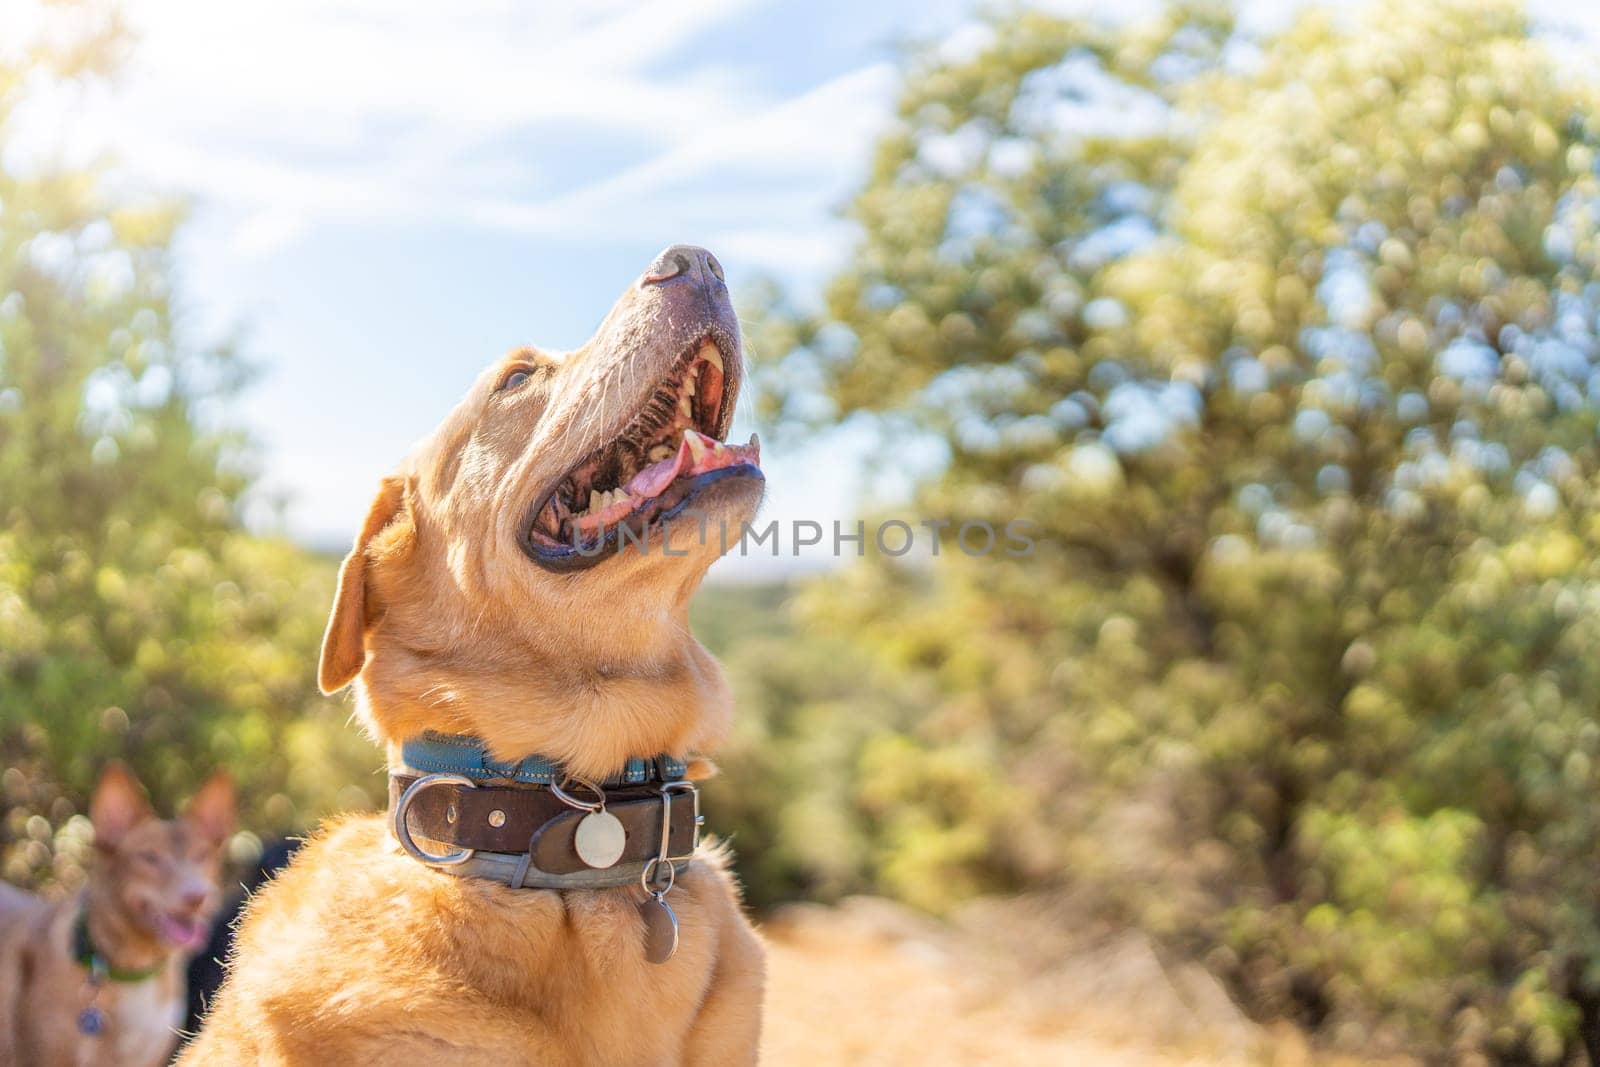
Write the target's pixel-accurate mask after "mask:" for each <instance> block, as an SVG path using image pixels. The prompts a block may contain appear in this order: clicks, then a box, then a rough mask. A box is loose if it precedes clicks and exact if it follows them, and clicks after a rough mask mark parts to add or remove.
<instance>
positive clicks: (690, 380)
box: [683, 374, 700, 396]
mask: <svg viewBox="0 0 1600 1067" xmlns="http://www.w3.org/2000/svg"><path fill="white" fill-rule="evenodd" d="M699 382H700V376H699V375H698V374H691V375H689V376H688V377H687V378H685V379H684V380H683V391H684V392H685V393H687V394H688V395H689V396H694V391H695V390H696V389H697V388H699Z"/></svg>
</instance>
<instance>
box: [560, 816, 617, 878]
mask: <svg viewBox="0 0 1600 1067" xmlns="http://www.w3.org/2000/svg"><path fill="white" fill-rule="evenodd" d="M572 843H573V847H575V848H576V849H577V850H578V858H579V859H580V860H582V861H583V862H585V863H587V864H588V865H589V866H591V867H593V868H594V869H595V870H604V869H605V868H607V867H610V866H612V865H613V864H615V863H616V862H617V861H618V860H620V859H621V858H622V849H623V847H624V846H625V845H627V843H628V832H627V831H626V830H624V829H623V828H622V820H621V819H619V818H617V817H616V816H615V815H613V814H611V813H610V812H609V811H607V810H606V809H604V808H601V809H600V810H599V811H591V812H590V813H589V814H587V815H585V816H584V817H583V819H582V820H580V821H579V823H578V832H577V834H576V835H575V836H574V838H573V842H572Z"/></svg>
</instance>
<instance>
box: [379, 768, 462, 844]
mask: <svg viewBox="0 0 1600 1067" xmlns="http://www.w3.org/2000/svg"><path fill="white" fill-rule="evenodd" d="M435 785H464V786H466V787H467V788H468V789H476V788H478V783H477V782H474V781H473V780H472V779H471V778H468V777H467V776H466V775H464V774H445V773H440V774H425V775H423V776H422V777H421V778H418V779H417V780H416V781H414V782H412V783H411V784H410V785H408V786H406V791H405V792H404V793H401V794H400V800H399V802H398V803H397V804H395V806H394V814H393V815H392V816H390V819H389V823H390V828H391V829H393V830H394V836H395V840H397V841H399V842H400V847H401V848H403V849H405V850H406V855H408V856H410V857H411V858H412V859H414V860H420V861H421V862H423V863H426V864H428V865H429V866H432V867H453V866H455V865H456V864H458V863H465V862H467V861H468V860H470V859H471V858H472V857H473V854H474V853H475V851H476V850H475V849H470V848H460V849H457V850H456V851H454V852H447V853H445V854H444V855H442V856H435V855H433V854H432V853H430V852H424V851H422V849H421V848H420V847H418V845H417V843H416V842H415V841H413V840H412V839H411V828H410V827H409V826H407V825H406V811H407V810H409V809H410V807H411V802H412V801H413V800H415V799H416V798H417V794H418V793H420V792H422V791H423V790H424V789H427V788H429V787H430V786H435Z"/></svg>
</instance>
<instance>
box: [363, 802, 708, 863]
mask: <svg viewBox="0 0 1600 1067" xmlns="http://www.w3.org/2000/svg"><path fill="white" fill-rule="evenodd" d="M419 777H420V776H417V775H410V774H391V775H390V776H389V810H390V812H391V818H392V813H393V812H394V811H395V810H396V809H397V808H398V806H399V804H400V800H401V797H402V796H403V795H404V794H405V791H406V790H407V789H408V788H410V787H411V786H412V785H413V784H414V783H415V782H416V781H417V780H418V778H419ZM605 810H606V811H607V812H609V813H611V814H612V815H614V816H616V817H617V819H618V820H619V821H620V822H621V823H622V828H623V831H624V833H625V834H626V843H625V844H624V846H623V850H622V857H621V858H620V859H619V860H618V861H617V862H616V863H615V864H614V865H612V866H611V867H608V868H605V869H603V870H597V869H595V868H591V867H589V866H588V865H587V864H586V863H584V861H583V860H582V859H581V858H580V857H579V855H578V851H577V848H576V845H575V843H574V835H575V834H576V833H577V829H578V824H579V823H580V822H581V821H582V820H583V819H584V818H585V816H586V815H587V814H588V812H585V811H582V810H579V809H577V808H574V807H572V806H570V805H569V804H567V803H564V802H563V801H562V800H561V799H560V797H558V796H557V795H556V793H555V792H554V791H553V790H551V789H549V788H548V787H545V786H530V785H509V784H507V785H464V784H460V783H457V782H450V781H436V782H431V783H429V784H428V786H427V787H426V788H423V789H421V790H419V791H417V792H415V793H414V794H412V797H411V801H410V803H409V805H408V807H407V810H406V822H405V829H406V830H407V831H408V832H409V833H410V834H411V836H412V837H413V838H414V839H416V840H418V841H422V840H426V841H427V842H429V845H428V851H429V852H430V853H435V854H443V853H452V852H453V853H455V854H456V855H459V854H460V853H461V851H462V850H469V851H470V852H471V853H472V855H471V856H470V857H469V858H467V859H464V860H462V861H460V862H457V863H454V864H451V865H449V866H441V868H440V869H442V870H447V871H450V872H451V873H457V874H469V875H479V876H486V877H494V878H497V879H500V878H503V879H504V880H506V881H508V882H511V883H512V884H513V885H514V887H517V888H521V887H523V886H527V887H539V888H563V887H567V886H570V887H572V888H592V887H599V886H606V885H627V884H630V883H632V884H638V883H639V879H640V874H641V872H643V871H644V869H645V868H646V867H647V866H648V865H649V864H650V863H651V861H653V860H656V859H658V858H661V857H666V858H669V859H672V860H673V861H674V862H675V863H676V866H677V868H678V870H682V869H683V867H684V865H685V863H686V862H687V860H688V859H689V858H690V857H691V856H692V855H693V853H694V849H695V846H696V844H697V842H698V840H699V826H700V823H701V821H702V820H701V818H700V814H699V801H698V795H697V794H695V792H694V786H693V785H692V784H690V783H688V782H673V783H666V784H665V785H664V784H662V783H655V784H645V785H632V786H620V787H614V788H611V789H607V790H606V792H605ZM663 815H665V816H666V822H667V826H668V837H667V841H666V842H665V847H663V842H662V840H661V836H662V820H663ZM439 846H444V847H443V848H441V847H439ZM513 872H517V873H513ZM652 873H654V872H652Z"/></svg>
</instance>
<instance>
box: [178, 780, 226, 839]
mask: <svg viewBox="0 0 1600 1067" xmlns="http://www.w3.org/2000/svg"><path fill="white" fill-rule="evenodd" d="M183 818H184V820H185V821H186V822H188V823H189V824H190V825H192V826H194V827H195V828H196V829H197V830H199V831H200V832H201V833H202V834H204V835H205V836H206V838H207V839H208V840H210V841H213V842H215V843H216V844H218V845H221V844H222V843H223V842H224V841H226V840H227V839H228V838H229V837H230V836H232V834H233V823H234V795H233V776H232V775H230V774H229V773H228V772H227V771H225V770H221V769H218V770H215V771H212V772H211V777H209V778H207V779H206V780H205V783H204V784H203V785H201V786H200V789H199V791H198V792H197V793H195V795H194V796H193V797H192V798H191V799H190V801H189V803H188V805H187V806H185V807H184V809H183Z"/></svg>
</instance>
